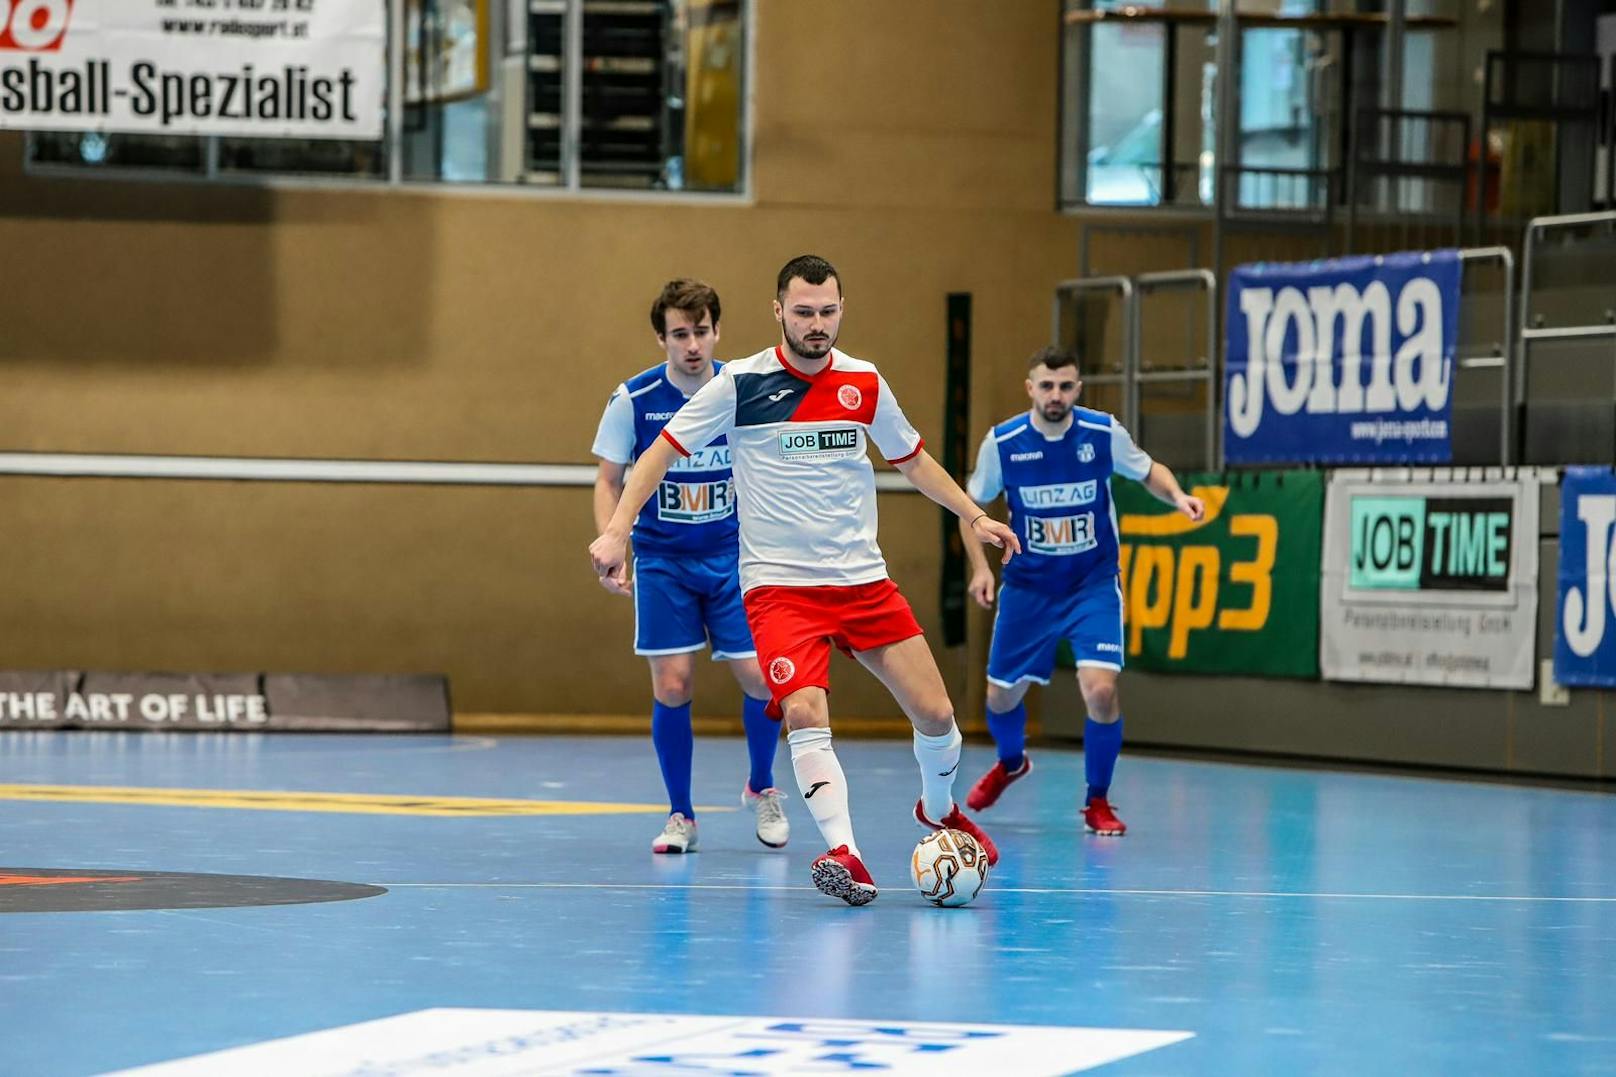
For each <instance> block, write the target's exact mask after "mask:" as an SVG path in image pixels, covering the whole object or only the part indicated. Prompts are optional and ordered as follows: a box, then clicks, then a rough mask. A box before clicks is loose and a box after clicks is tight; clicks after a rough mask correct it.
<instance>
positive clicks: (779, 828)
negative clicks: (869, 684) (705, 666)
mask: <svg viewBox="0 0 1616 1077" xmlns="http://www.w3.org/2000/svg"><path fill="white" fill-rule="evenodd" d="M735 560H736V559H735V558H733V557H727V558H719V559H715V560H714V561H713V562H712V564H711V565H710V567H709V568H708V569H706V571H710V575H711V579H710V581H709V585H708V587H707V589H706V591H705V593H704V594H703V596H702V619H703V620H704V621H705V622H706V625H707V634H708V636H709V637H710V638H711V639H712V642H713V660H714V661H722V662H727V663H729V668H730V672H732V673H733V674H734V675H735V681H736V683H738V684H739V685H740V686H741V724H742V726H743V727H744V729H745V731H746V754H747V760H748V763H749V768H748V773H747V779H746V784H745V785H744V786H743V787H742V789H741V805H742V807H746V808H750V809H751V810H752V813H753V815H754V816H755V818H756V824H757V838H758V841H761V842H762V843H763V844H764V845H767V846H769V847H770V848H774V849H778V848H780V847H781V846H783V845H784V844H785V843H786V841H787V839H788V838H789V837H790V836H791V825H790V824H789V823H788V822H787V821H786V813H785V807H784V805H782V803H781V798H782V797H783V796H784V794H783V793H781V792H780V790H779V789H777V788H775V784H774V754H775V751H776V750H777V749H778V747H779V745H780V727H779V726H778V725H777V724H776V723H775V722H774V721H773V720H772V719H770V718H769V716H768V713H767V711H768V705H769V688H768V686H767V685H766V684H764V683H763V671H762V670H761V669H760V668H759V667H758V661H757V647H756V646H755V645H754V644H753V642H752V632H751V629H750V628H748V627H747V623H746V607H745V605H744V604H743V603H742V601H741V583H740V580H739V578H738V577H737V575H736V565H735Z"/></svg>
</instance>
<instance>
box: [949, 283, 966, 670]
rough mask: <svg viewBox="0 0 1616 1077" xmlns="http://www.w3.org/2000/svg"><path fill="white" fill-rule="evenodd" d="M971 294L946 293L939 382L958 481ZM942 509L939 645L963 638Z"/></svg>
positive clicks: (956, 560)
mask: <svg viewBox="0 0 1616 1077" xmlns="http://www.w3.org/2000/svg"><path fill="white" fill-rule="evenodd" d="M970 426H971V293H970V292H951V293H949V296H948V373H947V378H946V380H945V382H944V385H943V456H942V464H943V467H945V468H947V469H948V473H949V474H950V475H952V476H954V479H955V481H957V482H959V483H961V484H963V483H964V482H965V476H966V472H967V471H968V470H969V469H970V445H971V440H970V438H971V431H970ZM942 512H943V579H942V609H943V644H944V645H945V646H948V647H958V646H959V645H960V644H962V643H964V642H965V547H964V546H963V545H962V544H961V541H960V533H959V521H957V520H956V519H955V518H954V514H953V513H952V512H949V511H948V510H947V509H944V510H942Z"/></svg>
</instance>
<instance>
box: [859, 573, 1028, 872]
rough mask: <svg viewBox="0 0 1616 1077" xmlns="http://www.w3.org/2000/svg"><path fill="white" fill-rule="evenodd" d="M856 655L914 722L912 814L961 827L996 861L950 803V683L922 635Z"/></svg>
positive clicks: (954, 767) (954, 744) (936, 825)
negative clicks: (916, 792)
mask: <svg viewBox="0 0 1616 1077" xmlns="http://www.w3.org/2000/svg"><path fill="white" fill-rule="evenodd" d="M900 601H901V596H900ZM905 605H907V603H906V604H905ZM854 657H855V658H857V659H858V660H859V662H860V663H861V664H862V665H863V666H864V668H865V669H868V670H869V671H870V672H871V673H873V674H875V676H876V678H877V679H879V680H880V681H881V683H882V684H884V685H886V688H887V691H889V692H891V693H892V698H893V699H895V700H896V701H897V703H898V706H899V707H901V708H902V709H903V713H904V714H905V715H907V716H908V718H909V722H910V724H911V725H913V726H914V727H915V735H914V751H915V762H916V763H917V764H919V766H920V800H919V801H918V802H917V803H916V804H915V819H916V820H917V821H918V822H919V823H920V824H921V825H922V826H928V827H931V828H932V829H934V830H940V829H942V828H944V827H951V828H953V829H955V830H963V831H965V832H966V833H968V834H970V835H971V836H972V837H974V838H976V840H977V842H978V843H979V844H980V845H981V846H982V851H983V852H985V853H986V854H987V857H988V863H990V864H996V863H998V860H999V850H998V848H997V847H996V846H995V845H994V844H993V841H992V839H990V838H989V837H988V836H987V834H985V833H984V832H983V831H982V829H981V828H980V827H979V826H977V825H976V823H974V822H972V821H971V820H970V819H969V818H967V817H966V815H965V813H964V812H963V811H961V810H960V808H959V805H958V804H955V803H954V776H955V774H956V773H957V772H958V770H959V764H960V745H961V737H960V731H959V726H958V725H957V724H956V723H955V721H954V704H953V703H952V702H951V701H950V700H949V698H948V687H947V686H946V685H944V684H943V675H942V673H940V672H939V671H938V669H937V660H936V659H935V658H933V657H932V653H931V648H930V647H928V646H926V640H925V637H923V636H918V635H915V636H910V637H908V638H907V639H903V640H899V641H898V642H896V643H888V644H885V645H882V646H877V647H870V648H866V649H861V650H857V651H855V652H854Z"/></svg>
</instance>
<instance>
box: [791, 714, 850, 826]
mask: <svg viewBox="0 0 1616 1077" xmlns="http://www.w3.org/2000/svg"><path fill="white" fill-rule="evenodd" d="M786 743H787V744H789V745H790V746H791V769H792V770H794V771H796V773H797V788H798V789H800V790H801V791H802V802H803V803H804V804H806V805H808V812H809V814H811V815H812V816H813V817H814V822H815V823H818V824H819V833H820V834H822V835H823V836H824V838H825V842H826V848H830V849H834V848H836V847H837V846H838V845H845V846H847V851H848V852H850V853H852V854H853V855H854V856H858V855H859V851H858V843H857V842H855V841H854V840H853V817H852V815H851V814H849V812H848V810H847V778H846V776H844V775H843V774H842V764H841V763H839V762H838V761H837V759H836V750H835V749H834V748H832V747H831V745H830V730H829V729H793V730H792V731H791V732H790V733H787V734H786Z"/></svg>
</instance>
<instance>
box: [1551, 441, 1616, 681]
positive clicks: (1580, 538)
mask: <svg viewBox="0 0 1616 1077" xmlns="http://www.w3.org/2000/svg"><path fill="white" fill-rule="evenodd" d="M1613 554H1616V473H1613V472H1612V471H1611V469H1610V468H1608V467H1571V468H1566V472H1565V477H1564V478H1562V479H1561V480H1560V571H1559V579H1558V581H1557V584H1558V588H1557V589H1558V591H1559V598H1558V602H1557V604H1556V608H1555V611H1554V679H1555V681H1556V682H1557V683H1559V684H1566V685H1572V686H1577V687H1595V688H1610V687H1612V686H1616V571H1612V556H1613Z"/></svg>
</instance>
